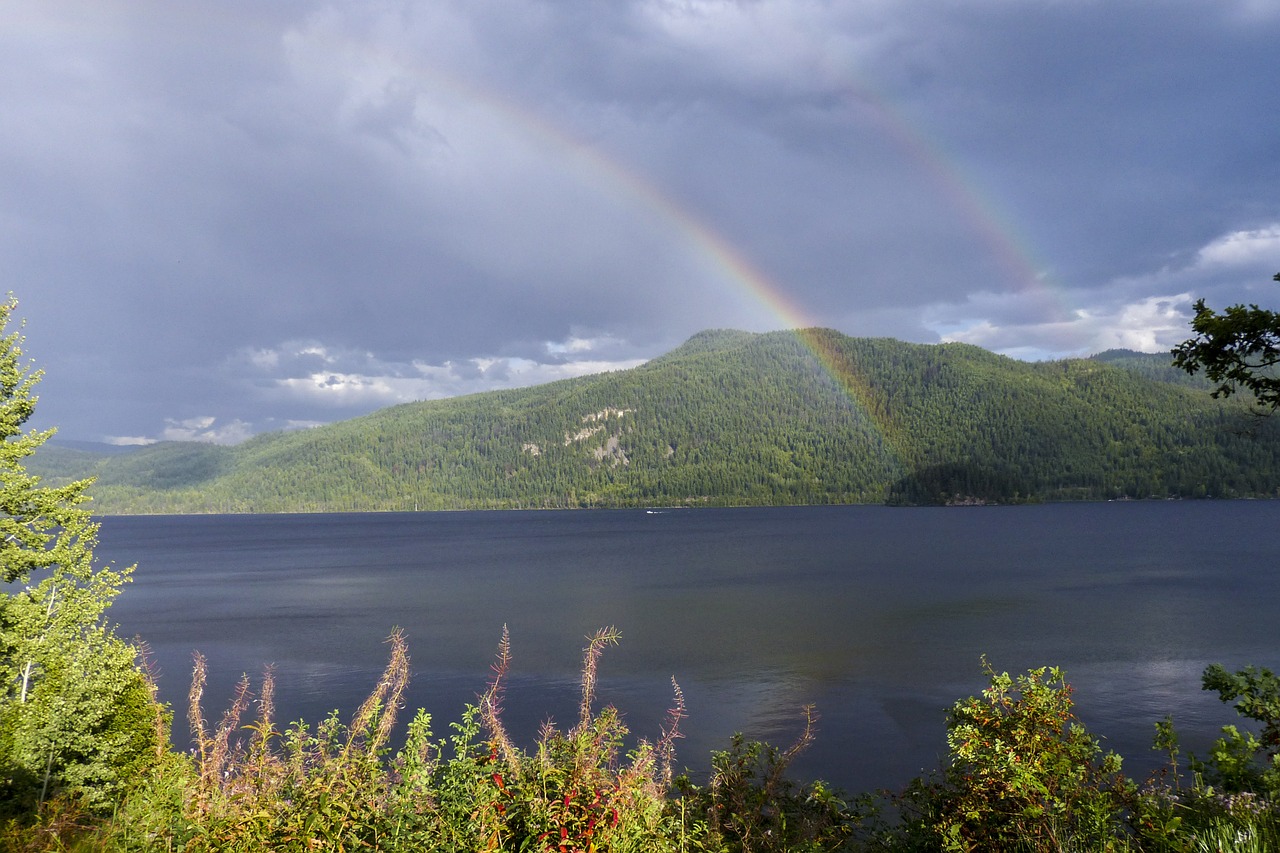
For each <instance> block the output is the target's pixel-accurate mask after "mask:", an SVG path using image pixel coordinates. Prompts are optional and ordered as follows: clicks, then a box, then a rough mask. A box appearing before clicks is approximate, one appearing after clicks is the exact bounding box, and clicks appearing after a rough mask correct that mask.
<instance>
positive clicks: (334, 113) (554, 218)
mask: <svg viewBox="0 0 1280 853" xmlns="http://www.w3.org/2000/svg"><path fill="white" fill-rule="evenodd" d="M0 13H2V14H4V15H5V19H6V21H7V26H6V27H5V28H4V30H3V31H2V32H0V79H4V80H5V81H6V83H5V86H4V88H3V91H0V164H3V165H0V224H2V225H3V226H4V227H3V228H0V263H2V264H3V268H4V269H5V271H6V273H7V274H8V275H7V279H8V286H9V287H11V288H12V289H13V290H14V291H15V292H16V294H17V295H18V296H19V298H20V299H21V302H22V307H21V311H20V313H21V314H22V315H24V316H26V317H27V318H29V320H30V324H29V326H28V328H27V334H28V338H29V346H28V350H29V351H30V352H31V353H32V354H33V355H34V356H35V357H36V358H37V359H38V361H39V363H40V364H41V365H42V366H44V367H45V368H47V373H48V377H47V379H46V381H45V384H44V385H43V386H42V400H41V407H40V416H41V418H42V419H43V420H45V421H46V422H48V423H56V424H60V425H61V426H62V431H63V434H64V435H65V436H67V437H71V438H101V437H108V436H116V437H132V438H139V439H140V438H160V437H166V436H167V437H190V438H199V439H203V440H223V441H229V440H234V439H236V438H238V437H241V436H243V435H247V434H251V433H252V432H254V431H259V430H262V429H274V428H286V427H289V426H292V425H302V424H311V423H314V422H322V421H327V420H333V419H336V418H341V417H347V416H350V415H352V414H356V413H359V412H362V411H367V410H369V409H370V408H374V407H376V406H379V405H386V404H388V403H393V402H400V401H403V400H407V399H417V398H424V397H433V396H443V395H448V394H453V393H465V392H469V391H475V390H482V389H484V388H490V387H505V386H509V385H517V384H528V383H531V382H539V381H546V380H548V379H552V378H559V377H561V376H566V375H573V374H574V373H579V372H583V371H587V370H595V369H604V368H607V367H610V366H623V365H628V364H633V363H635V362H636V360H638V359H642V358H646V357H650V356H653V355H656V354H658V353H660V352H662V351H664V350H665V349H667V348H670V347H672V346H674V345H676V344H678V343H679V342H680V341H681V340H682V339H683V338H684V337H686V336H687V335H689V334H691V333H692V332H694V331H697V330H698V329H700V328H705V327H725V326H737V327H743V328H751V329H767V328H774V327H778V326H781V325H785V324H786V323H790V322H794V321H797V320H803V321H805V322H813V323H818V324H823V325H829V326H834V327H836V328H839V329H842V330H844V331H847V332H849V333H852V334H887V335H895V336H900V337H904V338H908V339H912V340H922V341H930V340H938V339H940V338H943V337H946V338H954V339H962V340H972V341H974V342H976V343H981V344H982V345H984V346H991V347H992V348H995V349H999V350H1001V351H1005V352H1009V353H1011V354H1015V355H1020V356H1024V357H1045V356H1053V355H1061V354H1067V353H1079V352H1087V351H1089V350H1091V349H1100V348H1105V347H1106V346H1111V345H1132V346H1143V347H1146V348H1161V347H1166V346H1168V345H1169V344H1171V343H1172V342H1174V341H1176V340H1177V339H1178V338H1179V336H1180V335H1182V334H1183V328H1184V326H1185V317H1186V316H1187V314H1188V311H1189V308H1188V306H1189V304H1190V301H1191V298H1192V294H1194V295H1197V296H1198V295H1205V296H1209V297H1210V298H1211V299H1212V300H1214V301H1216V302H1218V303H1226V302H1229V301H1238V300H1240V299H1247V300H1249V301H1263V302H1266V301H1268V297H1269V295H1270V294H1271V291H1270V289H1269V284H1268V283H1269V279H1270V275H1271V273H1272V272H1274V271H1275V270H1278V269H1280V236H1277V231H1276V229H1277V227H1280V226H1278V225H1277V223H1280V203H1278V202H1277V201H1276V200H1277V199H1280V137H1277V135H1276V133H1275V132H1274V130H1272V129H1271V127H1270V125H1271V122H1270V117H1271V116H1273V115H1275V114H1277V112H1280V89H1277V87H1275V86H1274V85H1273V81H1274V80H1276V79H1280V58H1277V56H1276V54H1275V51H1274V49H1273V46H1274V44H1275V43H1276V39H1277V36H1278V35H1280V13H1276V12H1275V11H1274V9H1273V6H1272V4H1270V3H1266V2H1261V0H1252V2H1247V1H1246V0H1239V2H1223V3H1218V4H1213V5H1211V6H1206V5H1205V4H1203V3H1198V2H1191V0H1185V2H1172V3H1164V4H1158V5H1152V4H1148V3H1137V2H1116V3H1057V4H1023V3H1009V2H1004V0H980V2H974V3H965V4H953V3H944V2H936V0H909V2H888V0H884V2H867V3H857V4H813V3H801V2H787V1H786V0H754V2H730V0H692V2H672V0H634V1H633V2H617V3H601V4H575V3H564V4H555V3H544V2H532V0H530V2H516V3H511V2H505V0H504V2H496V0H469V2H466V3H463V2H452V0H442V2H434V3H427V4H424V3H410V2H407V0H406V2H402V3H401V2H395V0H388V2H384V3H377V4H366V3H348V2H330V3H325V4H320V3H315V2H304V1H303V0H297V2H288V3H279V4H268V5H266V6H263V5H262V4H259V3H249V2H243V3H241V2H229V3H220V4H216V5H209V4H201V3H191V2H173V3H141V4H116V3H76V2H51V3H42V4H23V3H0ZM744 265H749V266H750V267H752V268H754V272H753V273H750V274H749V275H751V276H753V277H754V278H755V281H754V283H753V284H752V285H748V283H747V282H746V281H745V280H744V278H743V275H744V273H743V270H744V269H745V268H746V267H745V266H744ZM764 282H768V283H767V284H764V285H763V286H765V287H766V288H772V289H773V290H774V291H775V293H774V294H773V295H772V296H771V297H768V298H764V299H762V298H761V297H760V295H759V287H760V286H761V285H762V283H764ZM753 288H754V289H753ZM783 304H788V305H790V306H792V307H791V308H788V309H785V310H784V309H782V308H780V306H782V305H783Z"/></svg>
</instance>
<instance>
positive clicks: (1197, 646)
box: [98, 501, 1280, 791]
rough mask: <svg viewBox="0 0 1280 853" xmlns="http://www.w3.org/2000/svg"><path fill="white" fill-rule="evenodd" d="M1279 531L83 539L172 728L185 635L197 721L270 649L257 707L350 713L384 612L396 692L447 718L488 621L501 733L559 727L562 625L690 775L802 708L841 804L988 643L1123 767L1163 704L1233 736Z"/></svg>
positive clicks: (438, 528) (626, 524)
mask: <svg viewBox="0 0 1280 853" xmlns="http://www.w3.org/2000/svg"><path fill="white" fill-rule="evenodd" d="M1278 531H1280V502H1227V501H1221V502H1217V501H1199V502H1190V501H1187V502H1151V503H1143V502H1139V503H1095V504H1056V505H1046V506H1027V507H989V508H954V509H941V508H937V509H935V508H919V509H902V508H887V507H870V506H855V507H803V508H801V507H786V508H757V509H696V510H669V511H661V512H646V511H644V510H616V511H608V510H592V511H567V512H462V513H406V514H342V515H275V516H160V517H110V518H106V519H104V520H103V524H102V532H101V541H100V545H99V548H98V555H99V557H100V558H102V559H104V560H109V561H114V562H115V563H117V564H118V565H129V564H132V563H137V564H138V569H137V572H136V574H135V580H134V583H133V584H131V585H130V586H128V587H127V588H126V589H125V592H124V594H123V595H121V597H120V598H119V599H118V600H117V602H116V604H115V605H114V606H113V608H112V610H111V611H110V615H111V617H112V619H113V620H115V621H116V622H117V623H118V625H119V632H120V633H121V634H122V635H125V636H132V635H134V634H138V635H141V636H142V638H143V639H145V640H146V641H147V642H148V643H149V644H150V646H151V647H152V649H153V651H154V655H155V658H156V660H157V662H158V663H159V665H160V668H161V671H162V677H161V687H162V691H163V693H164V695H165V697H166V698H167V699H168V700H169V701H171V702H172V703H173V704H174V707H175V709H176V711H177V713H176V717H177V719H178V721H179V722H178V723H177V725H176V726H175V729H176V730H177V737H176V738H175V739H176V740H177V741H178V742H179V743H183V744H185V729H184V726H183V724H182V722H181V721H182V720H184V719H185V708H186V705H185V696H186V691H187V686H188V681H189V676H190V669H191V654H192V652H193V650H199V651H201V652H202V653H204V654H205V656H206V657H207V658H208V659H209V667H210V670H211V679H210V687H209V689H208V690H207V691H206V694H205V696H206V700H205V704H206V707H205V713H206V716H208V717H216V716H217V715H218V714H220V713H221V711H222V709H223V708H224V707H225V705H226V702H227V700H228V699H229V697H230V695H231V691H232V685H233V683H234V681H235V680H236V679H237V678H238V677H239V676H240V674H241V673H243V672H247V673H249V674H250V675H251V676H254V677H255V678H257V676H259V675H260V673H261V671H262V668H263V665H264V664H268V663H272V664H274V665H275V667H276V672H277V703H278V706H279V709H280V717H282V718H283V719H285V720H291V719H297V718H299V717H302V718H305V719H307V720H308V721H310V722H315V721H316V720H318V719H319V718H321V717H323V716H324V715H325V714H326V713H327V712H328V711H329V710H332V709H334V708H339V709H341V710H342V712H343V714H344V716H347V715H349V714H350V712H351V711H353V710H354V709H355V707H356V706H357V705H358V704H359V703H360V701H361V700H362V699H363V698H364V697H365V696H366V695H367V694H368V692H369V690H370V689H371V688H372V687H373V685H374V684H375V682H376V681H377V677H378V675H379V673H380V672H381V670H382V667H383V665H384V664H385V660H386V657H385V655H386V647H385V645H384V640H385V638H386V636H387V634H388V633H389V632H390V631H391V629H392V627H393V626H400V627H402V628H404V630H405V632H406V634H407V636H408V640H409V648H410V653H411V655H412V658H413V670H414V680H413V683H412V684H411V686H410V693H409V696H408V700H409V707H410V709H412V708H417V707H423V708H426V709H427V710H428V711H430V712H431V713H432V714H433V715H434V717H435V720H436V725H435V728H436V730H437V733H442V734H443V733H448V723H449V722H451V721H454V720H456V719H458V717H459V715H460V713H461V711H462V709H463V707H464V705H465V704H466V703H467V702H470V701H474V699H475V697H476V694H478V693H480V692H482V691H483V690H484V688H485V684H486V680H487V677H488V675H489V665H490V663H491V662H492V660H493V653H494V650H495V648H496V646H497V642H498V639H499V636H500V634H501V631H502V626H503V625H504V624H506V625H508V626H509V628H510V631H511V641H512V648H513V657H514V665H513V671H512V675H511V679H510V682H509V687H508V692H507V702H506V706H507V719H508V723H509V726H510V728H511V730H512V733H513V735H515V736H516V737H517V738H518V739H520V740H522V741H523V742H525V743H526V745H528V744H530V743H531V742H532V740H533V737H534V735H535V733H536V731H537V728H538V725H539V723H540V722H541V721H542V720H543V719H545V718H547V717H552V718H554V719H556V720H558V721H562V722H564V723H566V724H571V723H572V721H573V720H574V719H575V716H576V713H575V709H576V702H577V693H578V673H579V664H580V659H581V650H582V647H583V645H584V639H585V637H586V635H587V634H589V633H592V632H594V631H595V630H596V629H597V628H600V627H603V626H606V625H613V626H616V627H617V628H618V629H620V630H621V632H622V643H621V645H620V646H619V647H617V648H614V649H611V650H609V651H608V652H607V653H606V654H605V657H604V660H603V663H602V669H601V683H600V698H601V701H603V702H608V703H612V704H614V705H616V706H617V707H618V708H619V709H620V710H621V711H622V712H623V713H624V715H625V717H626V720H627V722H628V724H629V726H630V728H631V729H632V731H633V732H634V733H636V734H637V735H639V736H642V737H649V738H656V737H657V736H658V733H659V726H660V725H661V723H662V721H663V715H664V711H665V709H666V708H667V707H668V705H669V703H670V697H671V688H670V679H671V678H672V676H674V677H675V678H676V680H677V681H678V682H679V684H680V686H681V688H682V689H683V690H684V693H685V698H686V702H687V706H688V713H689V718H688V720H687V721H686V723H685V725H684V730H685V732H686V735H687V736H686V738H685V739H684V740H683V741H681V742H679V744H678V755H679V758H680V760H681V762H682V763H683V764H684V765H686V766H688V767H689V768H690V769H692V770H694V771H705V769H706V768H707V766H708V754H709V751H710V750H711V749H715V748H722V747H723V746H724V745H725V744H726V743H727V741H728V739H729V737H730V736H731V735H732V733H733V732H735V731H743V732H745V733H746V734H747V735H749V736H750V737H754V738H760V739H766V740H769V741H771V742H774V743H778V744H779V745H786V744H788V743H790V741H791V740H792V739H793V738H794V737H795V736H796V734H797V733H798V732H799V730H800V728H801V721H802V717H801V708H802V707H803V706H804V705H806V704H809V703H813V704H815V705H816V706H817V710H818V713H819V715H820V717H821V719H820V722H819V732H818V742H817V744H816V746H815V747H814V748H813V749H812V750H810V752H809V753H807V754H806V755H804V756H803V757H802V759H801V760H800V761H798V762H797V765H796V775H798V776H802V777H813V776H820V777H822V778H826V779H828V780H830V781H831V782H833V783H835V784H837V785H840V786H842V787H844V788H846V789H847V790H850V791H860V790H867V789H871V788H875V787H880V786H897V785H900V784H901V783H903V782H905V781H906V780H907V779H909V778H910V777H911V776H913V775H916V774H917V773H919V772H920V771H921V770H922V769H923V768H932V767H935V766H937V764H938V761H939V758H940V757H941V756H942V755H943V754H944V751H945V749H944V747H945V742H944V735H945V725H944V719H945V710H946V709H947V708H948V707H949V706H950V705H951V704H952V703H953V702H954V701H955V700H956V699H958V698H961V697H963V696H968V695H972V694H975V693H976V692H977V691H979V690H981V689H982V687H983V686H984V684H985V682H984V679H983V676H982V672H981V665H980V657H981V656H982V655H983V654H985V655H986V656H987V657H988V659H989V660H990V661H991V663H992V665H993V666H994V667H996V668H997V669H999V670H1008V671H1009V672H1011V673H1012V672H1017V671H1023V670H1026V669H1027V668H1030V667H1033V666H1039V665H1044V664H1052V665H1058V666H1061V667H1063V668H1064V669H1065V670H1066V671H1067V676H1068V679H1069V680H1070V681H1071V682H1072V683H1073V684H1074V685H1075V687H1076V699H1077V703H1078V710H1079V713H1080V715H1081V717H1082V718H1083V719H1084V721H1085V723H1086V725H1088V726H1089V728H1090V729H1091V730H1092V731H1093V732H1094V733H1095V734H1097V735H1100V736H1102V737H1103V738H1104V742H1105V745H1106V746H1108V747H1109V748H1112V749H1115V750H1117V751H1119V752H1120V753H1122V754H1123V755H1124V756H1125V759H1126V767H1127V768H1128V769H1129V770H1130V772H1131V773H1132V774H1135V775H1137V774H1139V773H1145V772H1146V771H1147V770H1148V769H1149V768H1151V767H1152V766H1154V763H1155V761H1156V757H1155V756H1154V754H1153V753H1151V751H1150V744H1151V735H1152V733H1153V731H1154V729H1153V723H1154V722H1155V721H1156V720H1157V719H1160V718H1162V717H1163V716H1164V715H1165V714H1167V713H1173V714H1174V717H1175V722H1176V723H1177V724H1178V726H1179V728H1180V729H1181V730H1182V731H1183V733H1184V744H1185V745H1187V746H1190V747H1191V748H1193V749H1196V748H1199V749H1200V750H1201V751H1203V747H1204V745H1205V744H1207V743H1208V741H1209V740H1211V738H1212V736H1213V735H1214V734H1215V733H1216V730H1217V728H1218V727H1219V726H1221V725H1224V724H1228V723H1234V722H1236V718H1235V713H1234V711H1232V710H1231V709H1230V708H1229V707H1227V706H1225V705H1223V704H1221V703H1220V702H1219V701H1218V700H1217V699H1216V697H1215V696H1213V695H1210V694H1205V693H1203V692H1202V691H1201V690H1200V673H1201V671H1202V670H1203V668H1204V667H1205V666H1206V665H1208V664H1210V663H1214V662H1220V663H1223V664H1225V665H1227V666H1228V667H1232V668H1235V667H1239V666H1244V665H1246V664H1250V663H1256V664H1258V665H1263V666H1268V667H1271V668H1273V669H1274V668H1276V667H1277V666H1280V573H1278V572H1277V567H1278V565H1280V560H1278V559H1277V558H1278V557H1280V538H1278V537H1277V532H1278ZM405 718H407V713H406V717H405Z"/></svg>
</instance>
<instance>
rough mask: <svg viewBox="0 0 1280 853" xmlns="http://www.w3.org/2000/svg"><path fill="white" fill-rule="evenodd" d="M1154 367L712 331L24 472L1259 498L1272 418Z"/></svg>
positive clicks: (527, 486)
mask: <svg viewBox="0 0 1280 853" xmlns="http://www.w3.org/2000/svg"><path fill="white" fill-rule="evenodd" d="M1166 365H1167V358H1166V357H1162V356H1144V355H1141V354H1138V353H1124V352H1111V353H1106V354H1104V355H1103V356H1100V357H1098V358H1095V359H1077V360H1067V361H1058V362H1045V363H1038V364H1030V363H1026V362H1019V361H1015V360H1013V359H1010V358H1006V357H1003V356H998V355H994V354H992V353H990V352H987V351H985V350H982V349H980V348H977V347H973V346H968V345H963V344H943V345H932V346H929V345H918V344H907V343H902V342H900V341H895V340H890V339H855V338H849V337H846V336H844V335H841V334H839V333H836V332H832V331H828V330H806V331H805V332H801V333H795V332H772V333H767V334H759V335H757V334H749V333H744V332H731V331H714V332H703V333H700V334H698V335H695V336H694V337H693V338H691V339H690V340H689V341H688V342H687V343H686V344H684V345H683V346H681V347H680V348H678V349H676V350H674V351H673V352H671V353H669V354H667V355H664V356H662V357H660V358H657V359H654V360H653V361H651V362H649V363H647V364H644V365H642V366H640V367H637V368H634V369H632V370H626V371H620V372H617V373H608V374H600V375H596V376H587V377H581V378H578V379H572V380H566V381H562V382H555V383H551V384H548V385H542V386H538V387H534V388H526V389H520V390H513V391H495V392H489V393H484V394H476V395H472V396H467V397H458V398H454V399H449V400H437V401H429V402H421V403H412V404H408V405H402V406H396V407H393V408H389V409H384V410H382V411H379V412H375V413H373V414H371V415H368V416H365V417H362V418H356V419H353V420H349V421H344V422H341V423H337V424H332V425H329V426H325V427H320V428H317V429H313V430H307V431H303V432H290V433H272V434H268V435H262V436H259V437H257V438H255V439H253V440H251V441H248V442H246V443H244V444H242V445H239V446H236V447H214V446H210V445H203V444H177V443H167V444H158V445H153V446H150V447H146V448H142V449H139V450H137V451H134V452H132V453H128V454H123V455H119V454H117V455H111V456H101V457H95V456H93V455H92V454H87V453H85V452H84V451H83V450H76V451H74V453H75V454H77V455H76V456H75V457H74V459H73V458H71V457H69V456H66V455H62V454H51V458H49V459H47V460H46V461H43V462H41V463H38V464H33V466H32V467H33V470H41V471H43V473H45V475H46V476H49V477H51V478H60V477H68V476H75V475H79V476H86V475H96V476H98V478H99V479H98V483H97V485H96V486H95V487H94V490H93V491H94V494H95V495H96V502H95V509H96V510H97V511H99V512H105V513H113V512H208V511H213V512H221V511H251V512H277V511H332V510H405V509H414V508H415V507H416V508H419V509H450V508H499V507H579V506H644V505H659V504H661V505H672V504H714V505H735V504H769V503H773V504H784V503H785V504H794V503H850V502H880V501H886V500H887V501H890V502H897V503H942V502H966V501H1000V502H1008V501H1021V500H1028V499H1031V500H1063V499H1104V498H1116V497H1152V496H1154V497H1170V496H1183V497H1197V496H1206V495H1208V496H1263V495H1266V496H1275V495H1276V494H1277V493H1278V489H1280V430H1278V428H1277V427H1278V424H1277V423H1276V422H1275V420H1274V419H1272V420H1265V419H1264V420H1259V419H1257V418H1255V417H1252V416H1251V415H1249V414H1248V412H1247V409H1246V407H1245V406H1244V405H1243V404H1242V403H1240V402H1239V401H1238V400H1228V401H1215V400H1212V399H1210V398H1209V396H1208V394H1207V393H1206V392H1205V390H1204V388H1203V386H1202V385H1200V384H1199V383H1195V382H1188V381H1187V379H1188V377H1186V376H1185V374H1178V373H1176V372H1173V371H1166V370H1165V369H1164V368H1165V366H1166ZM52 449H53V448H46V450H52ZM41 464H43V465H45V466H46V467H44V468H43V469H41V468H40V465H41Z"/></svg>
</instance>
